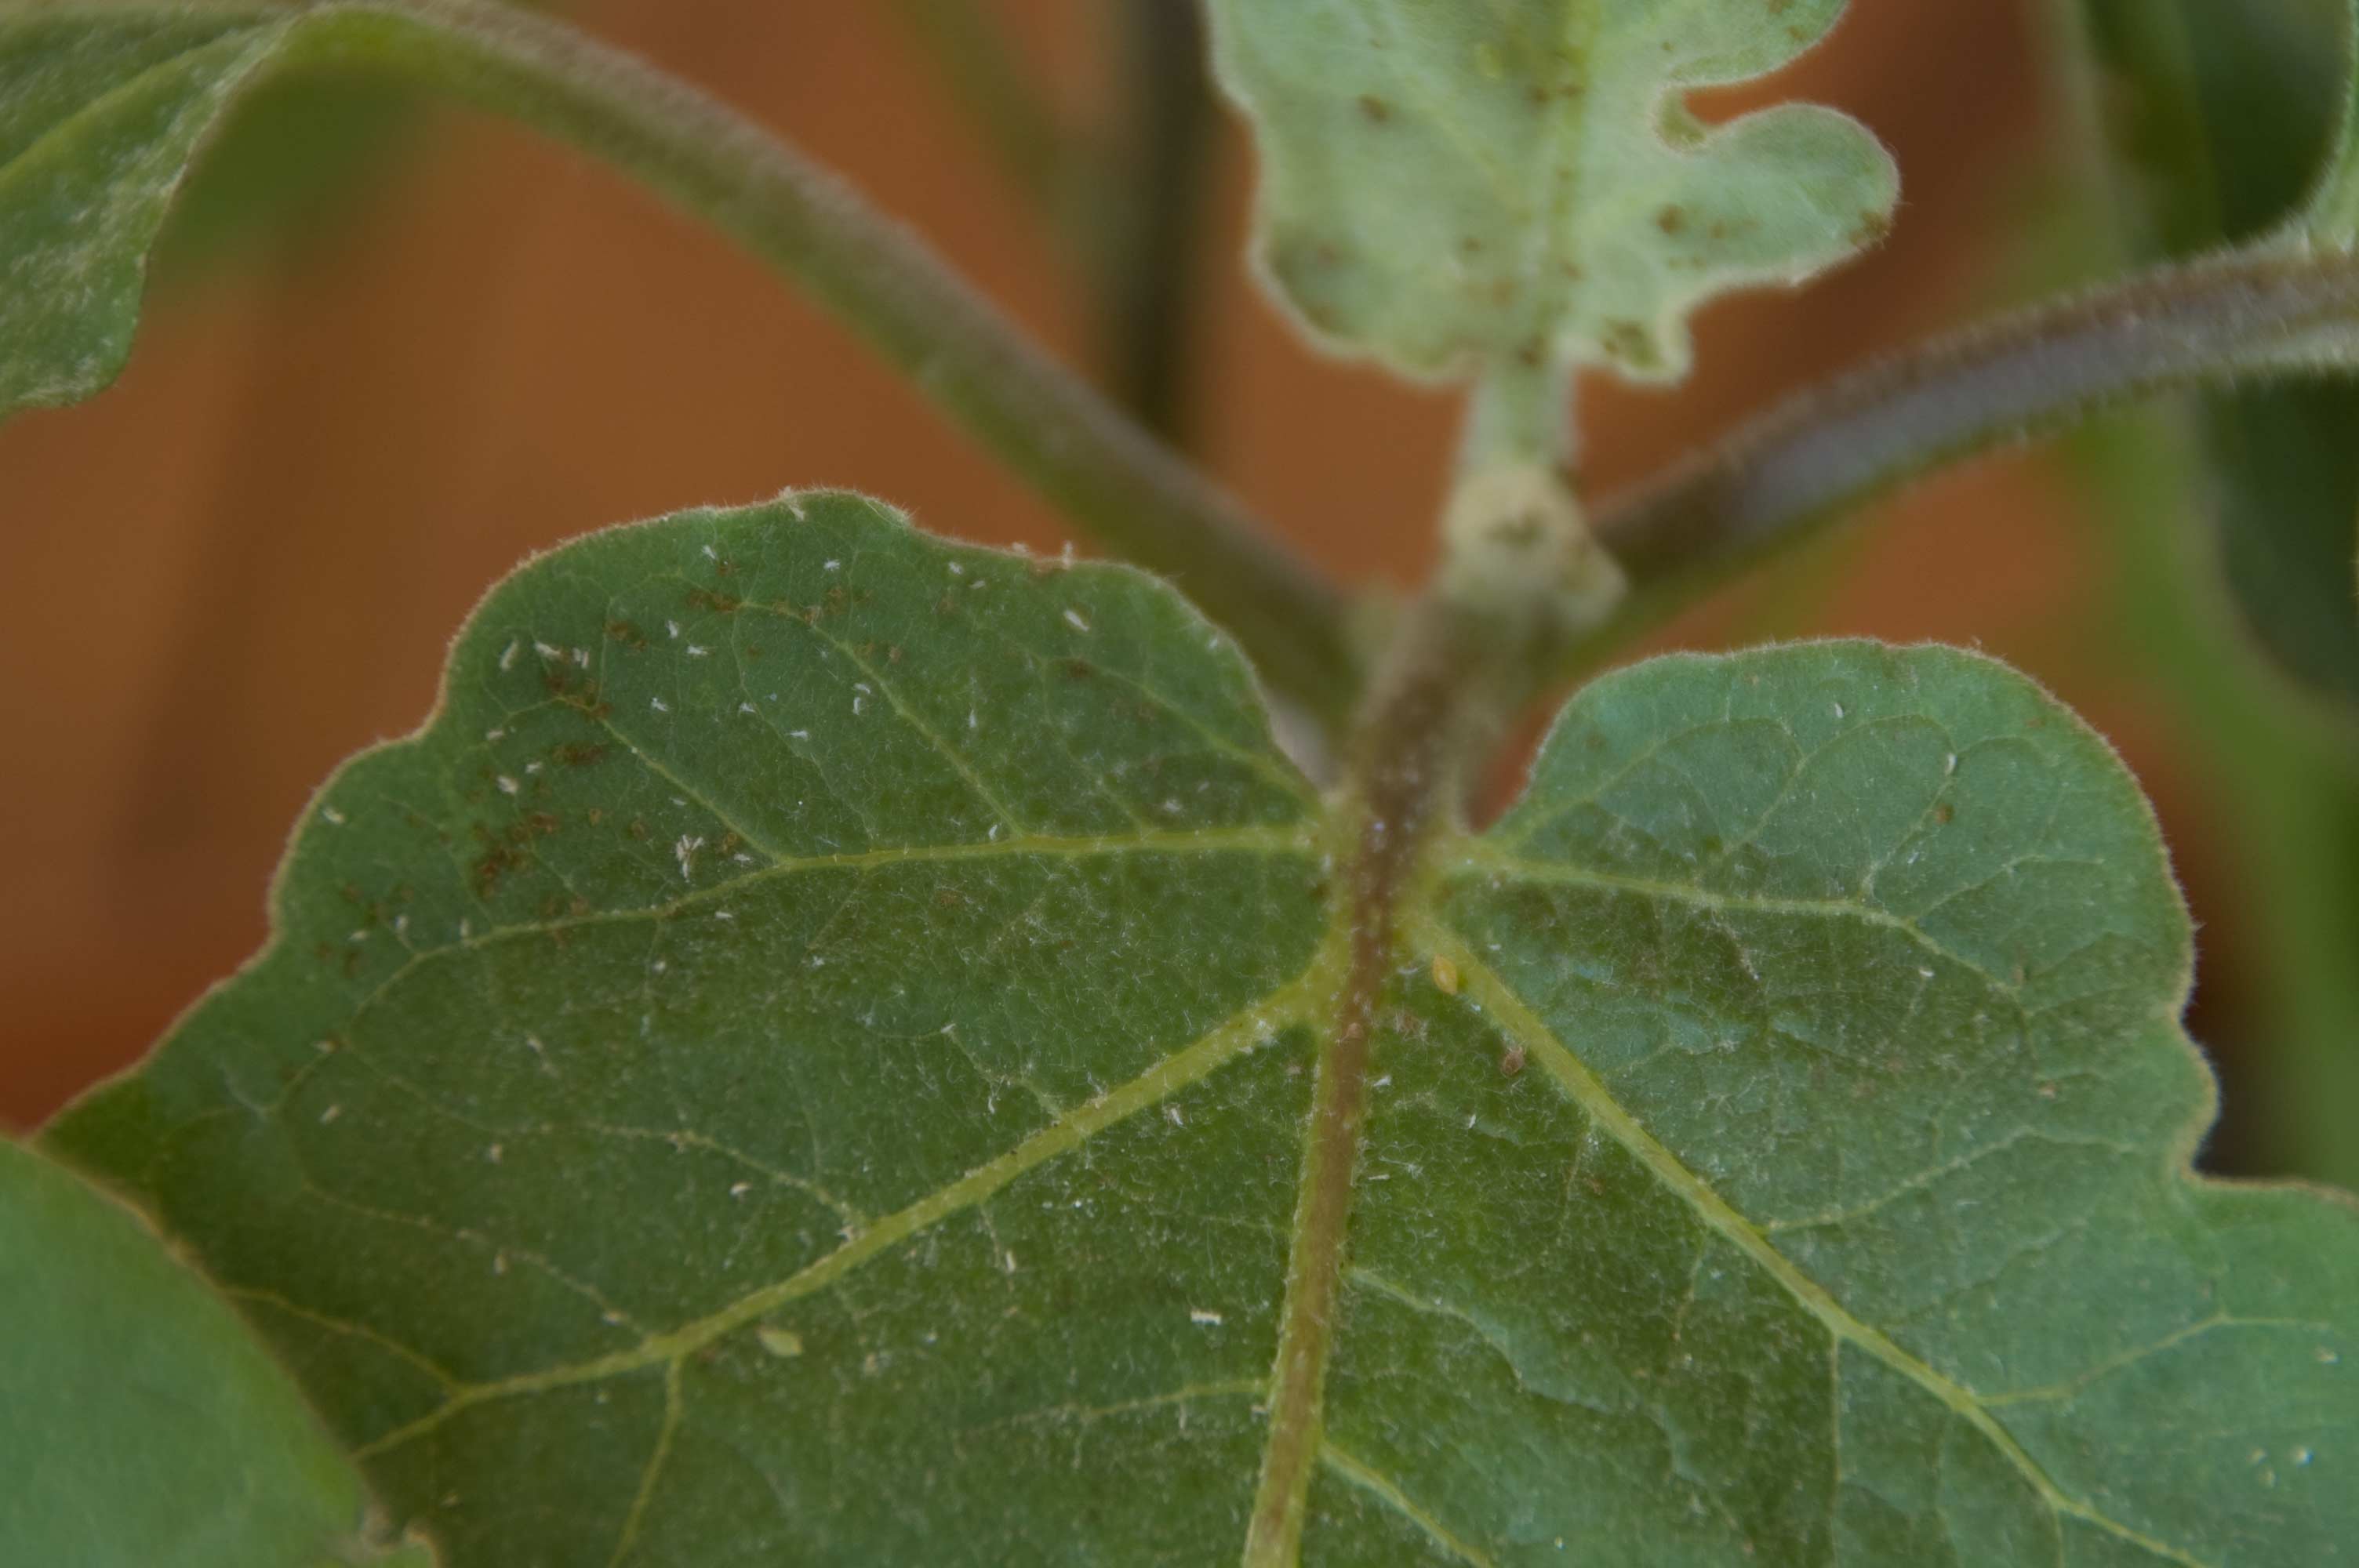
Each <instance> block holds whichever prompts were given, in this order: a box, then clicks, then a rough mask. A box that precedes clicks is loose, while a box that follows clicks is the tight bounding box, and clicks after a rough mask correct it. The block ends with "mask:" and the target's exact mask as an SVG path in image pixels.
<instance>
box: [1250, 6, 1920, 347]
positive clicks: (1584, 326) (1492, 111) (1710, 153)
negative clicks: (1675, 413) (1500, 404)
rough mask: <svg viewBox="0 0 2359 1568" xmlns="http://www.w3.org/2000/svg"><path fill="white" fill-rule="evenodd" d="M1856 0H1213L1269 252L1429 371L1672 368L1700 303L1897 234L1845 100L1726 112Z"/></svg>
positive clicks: (1878, 150) (1269, 258)
mask: <svg viewBox="0 0 2359 1568" xmlns="http://www.w3.org/2000/svg"><path fill="white" fill-rule="evenodd" d="M1842 10H1843V0H1780V3H1777V4H1767V5H1765V4H1763V3H1762V0H1515V3H1513V4H1508V5H1405V4H1398V3H1397V0H1321V3H1320V4H1315V5H1256V4H1253V3H1251V0H1214V3H1213V5H1212V18H1213V21H1214V24H1215V27H1214V35H1213V36H1214V59H1215V63H1216V66H1217V69H1218V71H1219V74H1220V77H1221V80H1222V81H1223V84H1224V85H1225V86H1226V87H1227V89H1228V91H1229V92H1230V93H1231V94H1232V95H1234V97H1235V98H1236V99H1237V101H1238V102H1239V103H1242V104H1243V105H1244V106H1245V109H1246V110H1247V112H1248V113H1249V114H1250V116H1251V118H1252V121H1253V124H1254V130H1255V134H1256V138H1257V143H1258V146H1259V147H1260V149H1261V155H1262V191H1261V198H1260V216H1259V233H1258V237H1257V240H1256V253H1257V255H1258V257H1259V259H1260V261H1261V263H1262V265H1263V266H1264V268H1265V269H1266V274H1267V276H1269V277H1270V279H1271V280H1272V281H1273V282H1274V283H1275V284H1276V286H1277V291H1278V293H1279V294H1280V296H1281V297H1283V298H1284V299H1285V300H1286V302H1287V303H1288V305H1289V306H1291V307H1292V308H1293V310H1294V312H1295V313H1296V315H1297V316H1299V318H1300V319H1301V320H1302V321H1303V322H1304V323H1305V324H1307V325H1308V326H1309V327H1310V329H1311V330H1312V331H1313V332H1314V333H1315V334H1316V335H1318V336H1319V337H1320V338H1321V339H1322V340H1323V341H1327V342H1329V343H1331V344H1333V345H1335V346H1338V347H1342V348H1347V349H1351V350H1353V351H1360V352H1364V353H1368V354H1372V355H1374V356H1375V357H1376V358H1378V359H1381V360H1383V361H1384V362H1386V364H1388V365H1391V366H1392V367H1393V368H1395V369H1397V370H1399V371H1401V372H1403V373H1408V374H1410V375H1416V376H1433V375H1449V374H1457V373H1463V372H1465V371H1468V370H1470V369H1472V368H1473V367H1475V366H1478V365H1480V364H1482V363H1484V362H1495V361H1498V360H1501V359H1503V358H1506V357H1507V356H1511V355H1520V356H1524V357H1527V358H1531V359H1538V358H1540V357H1543V356H1551V357H1561V358H1565V359H1569V360H1572V361H1576V362H1585V363H1592V364H1603V365H1610V366H1612V367H1614V369H1616V370H1618V371H1620V372H1622V373H1624V374H1625V375H1628V376H1631V377H1633V378H1636V379H1639V380H1673V379H1677V378H1678V377H1680V376H1681V375H1683V374H1684V373H1686V371H1687V367H1688V359H1689V348H1688V332H1687V327H1686V325H1685V319H1684V318H1685V316H1686V314H1687V312H1688V311H1689V310H1690V309H1692V308H1694V307H1695V306H1696V305H1697V304H1699V303H1700V302H1701V301H1703V300H1705V299H1707V298H1710V297H1712V296H1713V295H1715V294H1719V293H1722V292H1724V291H1726V290H1728V289H1731V288H1736V287H1745V286H1747V285H1757V284H1763V283H1786V284H1792V283H1798V282H1799V281H1801V280H1802V279H1803V278H1806V277H1808V276H1810V275H1812V274H1813V273H1816V272H1818V271H1820V270H1821V269H1822V268H1824V267H1827V266H1829V265H1832V264H1834V263H1835V262H1838V261H1840V260H1842V259H1843V258H1844V257H1845V256H1848V255H1850V254H1853V253H1854V251H1856V250H1857V249H1858V248H1859V247H1860V246H1861V245H1863V244H1864V243H1869V242H1870V241H1872V240H1873V239H1875V237H1877V236H1879V235H1880V234H1882V232H1884V229H1885V226H1886V222H1887V220H1888V218H1889V216H1890V213H1891V211H1892V207H1893V203H1894V201H1895V200H1896V199H1897V194H1898V176H1897V171H1896V169H1895V168H1894V166H1893V163H1892V160H1891V158H1890V157H1888V156H1887V155H1886V153H1885V151H1884V149H1883V147H1882V146H1880V145H1879V144H1878V143H1877V142H1876V140H1875V136H1874V135H1871V134H1870V133H1869V132H1868V131H1867V130H1866V129H1865V128H1864V127H1863V126H1861V125H1860V124H1858V123H1856V122H1855V121H1854V120H1852V119H1850V118H1849V117H1847V116H1845V115H1843V114H1838V113H1837V112H1835V111H1834V110H1832V109H1827V108H1822V107H1819V106H1816V105H1808V104H1785V105H1780V106H1778V107H1776V108H1771V109H1766V110H1761V111H1758V112H1756V113H1753V114H1744V115H1740V116H1739V117H1737V118H1735V119H1734V120H1731V121H1729V122H1728V123H1726V124H1719V125H1708V124H1705V123H1704V122H1703V121H1701V119H1699V118H1698V117H1697V116H1696V115H1695V114H1693V113H1691V112H1690V110H1689V109H1688V108H1687V107H1686V105H1685V103H1684V101H1683V99H1682V96H1681V95H1682V94H1683V93H1684V92H1687V91H1688V90H1689V89H1690V88H1696V87H1702V86H1708V85H1712V84H1715V83H1722V82H1731V81H1745V80H1746V79H1748V78H1751V77H1756V76H1759V75H1761V74H1763V73H1765V72H1767V71H1770V70H1776V69H1777V67H1779V66H1780V65H1783V64H1785V63H1786V62H1787V61H1788V60H1789V59H1793V58H1794V57H1795V56H1796V55H1798V54H1799V53H1800V52H1801V51H1802V50H1803V49H1808V48H1809V47H1810V45H1811V44H1812V43H1814V42H1816V41H1817V40H1818V39H1819V38H1820V37H1821V36H1822V35H1823V34H1824V33H1825V32H1826V31H1827V29H1828V28H1829V27H1832V26H1833V24H1834V22H1835V19H1836V18H1837V16H1840V15H1841V13H1842Z"/></svg>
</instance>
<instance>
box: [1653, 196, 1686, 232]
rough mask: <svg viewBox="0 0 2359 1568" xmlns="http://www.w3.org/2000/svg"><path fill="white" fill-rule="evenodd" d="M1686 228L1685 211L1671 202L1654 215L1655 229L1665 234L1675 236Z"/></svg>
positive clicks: (1677, 204)
mask: <svg viewBox="0 0 2359 1568" xmlns="http://www.w3.org/2000/svg"><path fill="white" fill-rule="evenodd" d="M1687 226H1688V214H1687V209H1686V208H1684V207H1681V206H1680V204H1679V203H1677V202H1673V203H1671V204H1670V205H1669V206H1668V207H1666V208H1664V209H1663V210H1662V211H1659V212H1657V213H1656V214H1655V227H1657V228H1658V229H1660V230H1661V231H1662V232H1665V233H1666V234H1676V233H1679V232H1681V231H1683V230H1685V229H1686V228H1687Z"/></svg>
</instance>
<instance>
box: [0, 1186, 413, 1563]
mask: <svg viewBox="0 0 2359 1568" xmlns="http://www.w3.org/2000/svg"><path fill="white" fill-rule="evenodd" d="M0 1323H5V1324H6V1325H8V1331H7V1333H6V1335H5V1336H0V1410H5V1411H6V1412H7V1414H6V1420H5V1422H0V1476H6V1477H7V1480H6V1484H5V1486H0V1541H5V1542H6V1545H7V1555H8V1559H9V1561H11V1562H15V1563H72V1564H75V1565H76V1568H151V1565H152V1564H156V1563H171V1564H174V1565H175V1568H216V1565H217V1568H326V1565H327V1564H330V1563H364V1562H366V1563H379V1564H381V1565H383V1568H431V1562H432V1558H431V1555H430V1553H429V1552H427V1550H426V1549H425V1548H424V1547H423V1546H422V1545H418V1544H415V1543H413V1544H409V1545H406V1546H397V1547H383V1546H381V1545H379V1544H377V1543H375V1542H373V1541H371V1539H370V1532H369V1530H367V1528H366V1520H365V1519H364V1509H363V1501H364V1499H363V1497H362V1491H361V1483H360V1479H359V1477H358V1476H355V1475H354V1474H353V1469H352V1466H351V1465H349V1464H348V1463H346V1461H345V1460H344V1458H343V1456H342V1454H339V1453H338V1452H337V1450H336V1448H335V1445H334V1444H332V1443H330V1442H329V1441H328V1437H327V1434H326V1433H324V1432H322V1431H321V1429H320V1423H319V1420H318V1418H317V1417H315V1416H313V1415H312V1413H311V1412H310V1411H309V1410H307V1409H305V1408H304V1405H303V1401H302V1399H301V1396H299V1394H298V1393H297V1392H296V1391H295V1389H294V1386H293V1384H292V1383H291V1382H290V1381H289V1380H288V1377H287V1375H286V1373H285V1372H284V1371H282V1370H281V1369H280V1368H278V1367H277V1365H275V1364H274V1363H273V1362H272V1361H271V1359H270V1357H269V1356H268V1355H266V1353H265V1352H264V1351H263V1350H262V1349H261V1348H260V1347H259V1346H256V1345H255V1342H254V1337H253V1335H252V1333H251V1332H250V1331H249V1330H248V1329H247V1327H246V1326H245V1325H244V1324H242V1323H240V1322H239V1321H238V1318H237V1314H234V1313H233V1312H232V1311H231V1310H230V1309H229V1307H228V1306H227V1305H226V1304H224V1303H223V1302H222V1301H221V1300H220V1299H219V1298H217V1297H216V1296H214V1295H213V1294H212V1292H211V1291H209V1290H207V1289H206V1287H205V1284H204V1282H203V1281H201V1280H199V1279H198V1278H197V1277H196V1276H195V1275H193V1274H191V1273H190V1271H188V1270H187V1269H185V1268H183V1267H182V1266H181V1265H180V1264H179V1262H177V1261H175V1260H173V1259H172V1257H171V1256H170V1254H169V1253H168V1252H167V1250H166V1249H165V1248H164V1246H163V1244H162V1243H161V1242H160V1241H159V1240H158V1238H157V1237H156V1235H155V1233H154V1232H153V1231H152V1230H150V1229H149V1228H148V1227H147V1226H146V1225H145V1224H144V1223H143V1222H142V1221H141V1220H140V1219H139V1217H137V1216H136V1215H134V1214H132V1213H131V1212H130V1211H128V1210H126V1209H125V1208H124V1207H123V1206H121V1205H120V1204H116V1203H114V1202H112V1201H110V1200H109V1199H107V1198H104V1197H102V1196H101V1195H99V1194H97V1193H95V1192H93V1191H92V1190H91V1189H90V1188H89V1187H87V1186H85V1185H84V1184H82V1182H81V1181H79V1180H77V1179H76V1178H75V1177H73V1176H72V1175H71V1174H69V1173H67V1172H65V1171H64V1170H62V1169H61V1168H60V1167H59V1166H57V1165H54V1164H52V1163H50V1162H49V1161H47V1160H44V1159H42V1158H40V1157H39V1156H38V1155H37V1154H35V1153H33V1152H31V1151H30V1150H28V1149H26V1148H25V1147H23V1146H22V1145H20V1144H17V1143H15V1142H11V1141H6V1140H0ZM388 1553H389V1555H388Z"/></svg>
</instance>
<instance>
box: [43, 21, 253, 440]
mask: <svg viewBox="0 0 2359 1568" xmlns="http://www.w3.org/2000/svg"><path fill="white" fill-rule="evenodd" d="M294 25H295V24H294V23H293V22H292V21H290V20H288V19H285V18H273V17H271V16H268V15H267V14H259V13H237V12H224V13H216V14H212V15H207V14H205V13H202V12H197V13H181V14H177V15H174V14H158V13H152V12H127V11H126V12H118V13H113V14H109V13H106V12H103V11H101V12H88V11H83V12H76V13H71V14H69V13H66V12H63V11H52V12H43V11H38V10H36V11H27V12H24V13H21V14H19V15H16V16H7V17H0V106H5V107H0V277H5V279H6V280H7V284H8V287H7V288H6V289H5V291H4V292H0V344H5V345H6V349H7V353H6V357H5V359H0V415H5V414H7V413H12V412H14V411H16V410H17V409H19V408H25V407H42V406H54V405H59V404H65V403H71V402H75V401H78V400H80V399H82V398H84V397H88V396H91V395H92V394H94V393H96V392H98V391H99V390H100V389H102V388H103V387H104V386H105V385H106V384H108V383H109V382H111V381H113V380H114V377H115V375H116V374H117V373H119V372H120V371H121V370H122V368H123V364H124V362H125V360H127V359H128V358H129V356H130V352H131V339H132V335H133V331H134V329H135V327H136V323H137V318H138V311H139V299H140V295H141V293H142V290H143V289H144V287H145V286H146V281H147V252H148V250H149V248H150V247H151V246H152V245H153V244H154V243H155V239H156V235H157V233H158V231H159V230H161V228H162V227H163V222H164V214H165V211H166V209H167V208H168V206H169V205H170V203H171V200H172V196H173V194H174V192H175V191H176V190H177V189H178V188H179V183H180V179H181V178H182V176H183V175H184V174H185V173H186V172H187V169H188V166H189V163H190V159H191V158H192V157H193V156H194V154H195V151H196V149H197V147H198V146H199V145H200V144H201V142H202V141H203V140H204V138H205V137H206V136H207V135H209V134H210V133H211V132H212V129H213V128H214V127H215V125H216V124H218V123H219V122H220V120H221V118H222V116H223V114H225V113H226V112H227V111H228V108H229V106H230V105H231V103H234V101H235V99H236V98H237V96H238V94H239V93H240V92H242V91H243V90H244V88H245V85H246V84H247V82H248V81H250V80H251V79H252V78H253V77H254V76H255V74H256V73H257V72H258V71H260V70H263V69H264V67H265V66H266V63H267V61H268V60H269V59H270V57H271V56H272V55H273V54H274V53H275V52H276V51H277V49H278V47H279V45H280V43H281V42H282V41H283V40H284V38H286V36H287V34H288V31H289V29H290V28H291V27H293V26H294Z"/></svg>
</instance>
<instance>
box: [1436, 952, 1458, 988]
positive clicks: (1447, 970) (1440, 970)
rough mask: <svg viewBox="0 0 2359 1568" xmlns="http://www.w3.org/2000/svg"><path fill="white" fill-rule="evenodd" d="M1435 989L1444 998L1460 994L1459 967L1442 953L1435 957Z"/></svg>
mask: <svg viewBox="0 0 2359 1568" xmlns="http://www.w3.org/2000/svg"><path fill="white" fill-rule="evenodd" d="M1433 989H1436V990H1438V991H1440V993H1441V994H1442V995H1443V996H1456V995H1457V994H1458V966H1457V965H1456V964H1454V963H1451V961H1450V959H1449V957H1447V956H1445V955H1443V954H1440V953H1436V954H1435V955H1434V956H1433Z"/></svg>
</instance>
